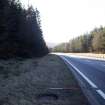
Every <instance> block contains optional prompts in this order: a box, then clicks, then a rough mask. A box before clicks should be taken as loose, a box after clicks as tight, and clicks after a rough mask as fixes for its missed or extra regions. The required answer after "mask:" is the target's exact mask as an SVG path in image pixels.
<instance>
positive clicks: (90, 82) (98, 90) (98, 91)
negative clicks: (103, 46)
mask: <svg viewBox="0 0 105 105" xmlns="http://www.w3.org/2000/svg"><path fill="white" fill-rule="evenodd" d="M60 57H61V58H62V59H63V60H65V61H66V62H67V63H68V64H70V65H71V66H72V67H73V68H74V69H75V70H76V71H77V72H78V73H79V74H80V75H81V76H82V77H83V78H84V79H85V80H86V81H87V82H88V83H89V84H90V85H91V86H92V87H93V88H97V90H96V92H97V93H98V94H99V95H100V96H101V97H102V98H103V99H105V93H104V92H103V91H102V90H100V89H98V87H97V86H96V85H95V84H94V83H93V82H92V81H91V80H90V79H89V78H88V77H86V76H85V75H84V74H83V73H82V72H80V70H79V69H78V68H77V67H75V66H74V65H73V64H72V63H71V62H69V61H68V60H67V59H66V58H65V57H63V56H60Z"/></svg>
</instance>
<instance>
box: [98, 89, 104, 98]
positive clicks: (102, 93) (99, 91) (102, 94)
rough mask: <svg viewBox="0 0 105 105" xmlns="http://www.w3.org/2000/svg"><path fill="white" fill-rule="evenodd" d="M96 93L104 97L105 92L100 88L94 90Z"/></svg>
mask: <svg viewBox="0 0 105 105" xmlns="http://www.w3.org/2000/svg"><path fill="white" fill-rule="evenodd" d="M96 91H97V93H98V94H100V95H101V97H103V98H104V99H105V93H104V92H103V91H102V90H96Z"/></svg>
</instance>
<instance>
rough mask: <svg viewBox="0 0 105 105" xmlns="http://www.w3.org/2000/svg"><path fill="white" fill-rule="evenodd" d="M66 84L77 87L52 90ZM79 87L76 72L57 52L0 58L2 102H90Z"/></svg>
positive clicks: (73, 104) (25, 104)
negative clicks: (53, 97) (46, 97)
mask: <svg viewBox="0 0 105 105" xmlns="http://www.w3.org/2000/svg"><path fill="white" fill-rule="evenodd" d="M65 87H66V88H76V89H77V90H69V91H68V90H63V91H62V90H60V91H59V90H51V89H50V88H65ZM78 89H79V87H78V84H77V82H76V81H75V79H74V77H73V75H72V74H70V72H69V71H68V70H67V67H66V66H65V65H64V63H63V62H62V61H61V60H60V59H59V58H58V57H57V56H55V55H47V56H45V57H43V58H39V59H34V58H33V59H11V60H0V105H45V104H47V105H58V104H59V105H77V104H78V102H79V103H80V105H87V101H85V100H83V99H84V96H83V95H82V94H81V91H80V90H78ZM41 94H42V95H43V94H56V95H57V96H58V100H50V101H49V100H45V101H44V100H43V101H42V100H39V99H38V96H40V95H41ZM78 105H79V104H78Z"/></svg>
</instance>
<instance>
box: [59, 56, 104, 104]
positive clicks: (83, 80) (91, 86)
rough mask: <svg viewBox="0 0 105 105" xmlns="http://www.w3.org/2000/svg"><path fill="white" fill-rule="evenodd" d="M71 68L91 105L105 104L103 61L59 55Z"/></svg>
mask: <svg viewBox="0 0 105 105" xmlns="http://www.w3.org/2000/svg"><path fill="white" fill-rule="evenodd" d="M59 56H60V57H61V58H62V59H63V60H64V62H65V63H66V64H67V66H68V68H70V70H72V72H73V74H74V75H75V77H76V79H77V80H78V82H79V84H80V85H81V88H82V90H83V92H84V93H85V95H86V97H87V98H88V100H89V101H90V103H91V104H92V105H105V61H101V60H93V59H87V58H81V57H78V56H72V55H64V54H63V55H61V54H60V55H59Z"/></svg>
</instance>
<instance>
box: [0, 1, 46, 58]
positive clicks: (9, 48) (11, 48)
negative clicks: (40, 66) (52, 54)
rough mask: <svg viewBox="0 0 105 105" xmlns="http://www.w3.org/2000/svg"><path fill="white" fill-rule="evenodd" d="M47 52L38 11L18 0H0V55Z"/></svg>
mask: <svg viewBox="0 0 105 105" xmlns="http://www.w3.org/2000/svg"><path fill="white" fill-rule="evenodd" d="M47 53H48V48H47V46H46V43H45V41H44V39H43V33H42V29H41V21H40V15H39V11H38V10H37V9H33V7H32V6H30V7H29V8H28V9H25V8H24V7H23V6H22V4H21V3H20V2H19V0H0V57H16V56H21V57H31V56H34V57H37V56H43V55H45V54H47Z"/></svg>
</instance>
